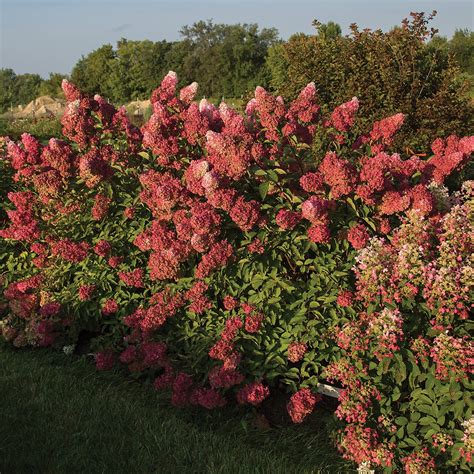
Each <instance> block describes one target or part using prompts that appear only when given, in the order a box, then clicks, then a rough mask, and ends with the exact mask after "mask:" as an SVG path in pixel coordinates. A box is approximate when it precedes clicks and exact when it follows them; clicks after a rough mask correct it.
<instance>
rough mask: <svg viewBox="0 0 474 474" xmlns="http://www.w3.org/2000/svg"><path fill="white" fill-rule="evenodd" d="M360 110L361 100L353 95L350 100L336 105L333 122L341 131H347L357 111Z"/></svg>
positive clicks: (332, 117) (332, 115)
mask: <svg viewBox="0 0 474 474" xmlns="http://www.w3.org/2000/svg"><path fill="white" fill-rule="evenodd" d="M358 110H359V100H358V99H357V97H353V98H352V99H351V100H350V101H349V102H346V103H344V104H342V105H339V106H338V107H336V108H335V109H334V111H333V113H332V114H331V124H332V125H333V127H334V128H336V129H337V130H339V131H341V132H346V131H347V130H349V129H350V128H351V127H352V125H354V119H355V115H356V112H357V111H358Z"/></svg>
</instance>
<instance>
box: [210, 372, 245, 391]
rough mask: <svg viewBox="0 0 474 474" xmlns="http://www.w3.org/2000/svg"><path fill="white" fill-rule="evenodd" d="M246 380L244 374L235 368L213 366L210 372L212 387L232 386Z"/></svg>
mask: <svg viewBox="0 0 474 474" xmlns="http://www.w3.org/2000/svg"><path fill="white" fill-rule="evenodd" d="M243 381H244V376H243V375H242V374H241V373H240V372H238V371H237V370H235V368H226V367H213V368H212V369H211V371H210V372H209V385H210V386H211V387H212V388H230V387H233V386H234V385H238V384H240V383H242V382H243Z"/></svg>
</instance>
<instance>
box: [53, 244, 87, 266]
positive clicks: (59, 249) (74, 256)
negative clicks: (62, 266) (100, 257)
mask: <svg viewBox="0 0 474 474" xmlns="http://www.w3.org/2000/svg"><path fill="white" fill-rule="evenodd" d="M50 246H51V254H52V255H54V256H58V257H60V258H62V259H64V260H67V261H68V262H72V263H78V262H82V260H84V259H85V258H86V257H87V254H88V251H89V244H88V243H87V242H73V241H71V240H69V239H62V240H58V241H52V242H51V243H50Z"/></svg>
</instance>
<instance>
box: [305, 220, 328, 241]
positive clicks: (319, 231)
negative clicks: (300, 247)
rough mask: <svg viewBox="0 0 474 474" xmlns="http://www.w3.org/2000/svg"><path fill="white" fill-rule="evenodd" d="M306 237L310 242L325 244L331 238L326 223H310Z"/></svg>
mask: <svg viewBox="0 0 474 474" xmlns="http://www.w3.org/2000/svg"><path fill="white" fill-rule="evenodd" d="M308 238H309V240H310V241H311V242H314V243H316V244H325V243H327V242H329V240H330V238H331V231H330V230H329V227H328V226H327V224H316V225H312V226H311V227H310V228H309V229H308Z"/></svg>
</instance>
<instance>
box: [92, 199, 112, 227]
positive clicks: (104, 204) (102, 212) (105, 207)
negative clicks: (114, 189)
mask: <svg viewBox="0 0 474 474" xmlns="http://www.w3.org/2000/svg"><path fill="white" fill-rule="evenodd" d="M111 202H112V200H111V199H109V198H108V197H107V196H104V195H103V194H96V196H95V198H94V205H93V206H92V219H94V220H95V221H100V220H102V219H103V218H104V217H105V216H106V215H107V213H108V211H109V205H110V203H111Z"/></svg>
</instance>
